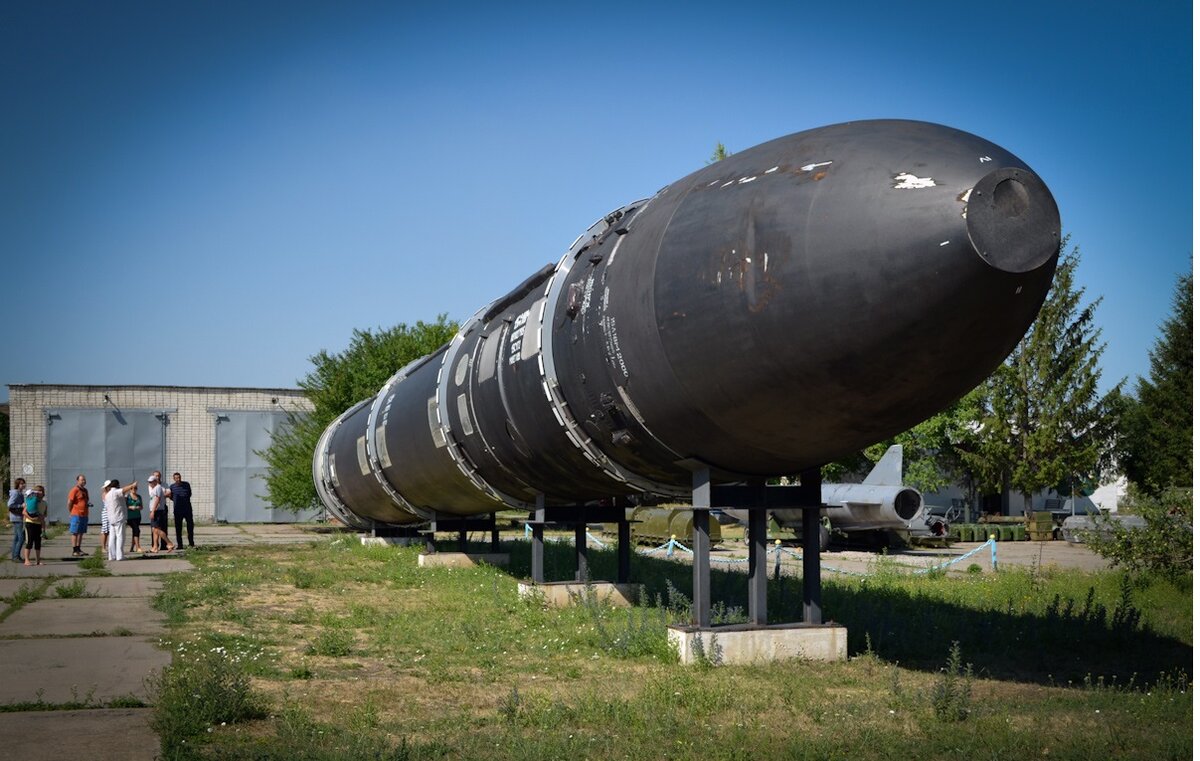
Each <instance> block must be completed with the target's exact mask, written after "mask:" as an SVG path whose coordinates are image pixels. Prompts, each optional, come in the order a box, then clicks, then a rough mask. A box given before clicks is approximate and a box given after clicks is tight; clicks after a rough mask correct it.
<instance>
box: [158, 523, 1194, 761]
mask: <svg viewBox="0 0 1200 761" xmlns="http://www.w3.org/2000/svg"><path fill="white" fill-rule="evenodd" d="M508 549H510V550H511V551H512V562H513V565H512V567H511V569H510V570H509V571H508V572H505V571H501V570H498V569H495V568H491V567H478V568H474V569H418V568H417V563H416V559H417V553H418V551H417V549H416V548H392V547H370V548H367V547H361V546H359V545H357V544H355V543H353V542H352V541H347V540H335V541H332V542H324V543H319V544H314V545H311V546H305V547H286V548H267V547H253V548H226V549H222V550H221V551H219V552H208V553H196V554H195V555H193V556H190V557H189V559H190V560H192V561H193V563H194V564H195V565H197V566H198V570H197V571H195V572H193V573H189V574H174V575H171V576H169V577H167V579H166V581H165V584H164V588H163V590H162V592H161V593H160V595H159V596H158V598H157V599H156V601H155V605H156V607H158V609H160V610H163V611H164V612H166V613H167V615H168V617H169V620H170V621H171V622H172V627H171V634H170V636H169V638H168V646H170V647H172V648H173V649H174V650H175V651H176V652H175V663H176V664H184V665H183V666H180V668H181V669H191V670H190V671H186V670H185V671H181V672H180V673H183V674H185V675H186V678H183V679H182V683H183V684H188V683H192V684H197V683H201V682H204V683H207V682H212V683H215V684H225V685H227V687H226V688H224V689H226V690H227V691H228V692H229V693H230V694H229V695H221V694H217V693H215V692H214V693H209V692H205V691H196V690H193V691H191V692H189V691H187V690H186V689H182V688H180V689H178V690H176V691H175V692H173V693H170V695H171V699H170V700H167V701H165V703H166V707H165V708H164V707H163V705H164V701H162V700H160V702H159V706H160V707H159V708H158V709H157V710H158V712H159V713H160V714H163V713H167V714H170V716H168V717H167V718H164V719H163V721H164V722H166V723H165V724H163V725H162V726H163V727H172V729H171V732H170V734H169V736H170V737H173V738H176V740H178V741H180V742H176V743H175V744H173V745H171V746H170V747H167V746H164V748H163V755H164V757H165V758H232V759H250V758H299V759H310V758H311V759H324V758H339V759H340V758H404V759H409V758H413V759H415V758H446V759H450V758H462V757H465V758H500V759H507V758H565V757H573V758H595V757H610V756H611V757H614V758H634V759H640V758H663V757H668V758H688V757H698V758H699V757H704V758H732V759H738V758H745V759H758V758H812V759H817V758H822V759H823V758H845V757H852V756H859V757H863V758H897V759H900V758H903V759H909V758H923V759H924V758H930V759H959V758H974V757H987V758H1034V757H1037V758H1097V759H1100V758H1104V759H1107V758H1112V757H1127V758H1142V757H1144V758H1155V759H1168V758H1190V756H1191V748H1192V743H1191V730H1190V727H1191V714H1192V712H1191V702H1192V687H1191V642H1192V630H1191V595H1190V592H1189V591H1181V590H1180V589H1177V588H1172V587H1170V586H1169V585H1157V584H1144V585H1141V586H1137V585H1133V584H1130V583H1129V582H1127V581H1125V580H1124V579H1123V577H1121V576H1120V575H1119V574H1116V573H1114V572H1107V571H1106V572H1102V573H1092V574H1088V573H1081V572H1059V571H1053V572H1051V571H1045V570H1042V569H1016V570H1002V571H1001V572H999V573H986V574H984V573H980V574H948V575H945V576H940V577H934V578H929V577H928V576H914V575H912V574H906V573H903V572H901V570H900V569H898V568H896V567H895V566H894V564H892V563H889V562H888V561H886V560H884V561H881V562H879V563H878V564H877V567H876V569H875V573H874V574H873V575H872V576H871V577H869V578H866V579H859V578H826V579H825V580H824V590H823V607H824V612H825V617H826V618H827V619H833V620H836V621H838V622H839V623H842V624H844V625H846V626H847V628H848V632H849V649H850V655H851V658H850V660H849V661H848V662H843V663H832V664H827V663H809V662H804V661H788V662H780V663H772V664H765V665H761V666H720V667H712V666H696V667H683V666H680V665H678V664H677V663H675V661H674V656H673V654H672V652H671V651H670V649H669V648H668V647H667V645H666V636H665V626H666V623H667V622H670V621H679V620H683V619H685V618H686V617H687V615H688V612H689V607H690V600H689V599H688V598H687V596H686V595H684V594H682V593H681V592H680V590H686V589H690V568H688V567H687V566H684V565H681V564H676V563H673V562H669V561H663V560H659V559H654V558H648V557H643V556H638V557H637V558H635V561H634V569H633V570H634V578H635V579H637V580H638V581H639V582H640V583H641V584H642V585H644V590H645V591H644V594H643V604H642V605H640V606H637V607H634V608H630V609H612V608H608V607H607V606H605V605H602V604H599V603H597V602H596V601H595V600H594V598H593V599H586V598H585V599H584V600H582V601H581V602H580V604H577V605H576V606H574V607H571V608H567V609H547V608H545V607H543V606H541V605H539V604H537V603H536V602H526V601H522V600H521V599H519V598H518V596H517V594H516V583H515V580H514V576H524V575H526V574H527V573H528V549H529V548H528V544H526V543H523V542H514V543H512V544H511V545H510V547H509V548H508ZM589 561H590V562H591V568H592V571H593V576H595V577H596V578H605V577H608V578H611V577H612V576H613V575H615V557H614V555H613V553H611V552H606V551H592V552H591V553H590V554H589ZM572 563H573V553H572V552H571V548H570V547H569V546H565V545H563V546H557V545H553V544H551V545H548V546H547V571H548V576H549V577H550V578H567V577H568V576H569V575H570V573H571V571H572V570H573V569H572ZM745 595H746V578H745V576H744V575H741V574H738V573H734V572H729V571H715V572H714V589H713V597H714V601H715V602H716V604H717V605H718V606H719V608H720V610H721V611H723V615H725V616H726V618H729V619H736V618H737V616H738V615H739V612H740V610H742V609H744V607H745V602H746V601H745ZM799 600H800V582H799V580H797V579H794V578H790V577H787V576H785V577H783V578H781V579H778V580H772V581H771V585H770V589H769V609H770V610H771V612H772V618H773V619H774V620H780V621H783V620H795V619H796V618H798V615H797V611H798V605H799ZM172 668H175V667H174V666H173V667H172ZM206 669H208V670H211V671H212V673H211V674H210V673H208V671H206ZM165 678H166V677H164V679H165ZM172 684H174V682H172ZM161 694H163V695H166V694H168V693H167V692H161ZM197 694H200V697H196V696H197ZM227 703H228V704H231V705H242V706H243V708H242V709H239V710H237V711H234V714H233V715H229V716H225V718H221V719H220V720H218V719H217V718H216V717H215V716H214V715H213V713H212V711H211V708H212V706H213V705H224V704H227ZM176 714H178V715H176ZM196 716H201V717H208V718H205V719H204V720H203V721H201V720H199V719H195V718H194V717H196ZM172 717H173V718H172ZM185 717H193V718H189V719H187V721H185V720H184V719H185ZM221 721H224V722H225V725H222V724H221ZM189 722H190V723H189ZM210 729H211V730H212V731H211V732H210V731H209V730H210ZM184 740H186V742H182V741H184Z"/></svg>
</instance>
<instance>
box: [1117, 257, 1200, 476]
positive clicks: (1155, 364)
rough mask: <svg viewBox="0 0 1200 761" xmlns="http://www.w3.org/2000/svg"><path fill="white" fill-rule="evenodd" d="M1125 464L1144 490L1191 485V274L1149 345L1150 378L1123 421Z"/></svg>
mask: <svg viewBox="0 0 1200 761" xmlns="http://www.w3.org/2000/svg"><path fill="white" fill-rule="evenodd" d="M1121 434H1122V435H1121V439H1122V442H1121V450H1122V451H1121V454H1120V463H1121V469H1122V470H1123V471H1124V473H1125V475H1126V476H1127V477H1128V478H1129V480H1130V481H1133V482H1134V483H1136V484H1137V485H1138V486H1139V487H1141V489H1142V490H1143V491H1146V492H1148V493H1150V494H1158V493H1160V492H1162V491H1163V490H1164V489H1167V488H1169V487H1174V486H1182V487H1187V486H1191V485H1192V276H1191V275H1190V274H1189V275H1185V276H1181V277H1180V278H1179V281H1178V283H1176V286H1175V299H1174V304H1173V306H1172V311H1171V316H1170V317H1169V318H1168V319H1167V321H1166V322H1164V323H1163V324H1162V326H1161V335H1160V336H1159V338H1158V340H1157V341H1155V343H1154V348H1153V349H1151V350H1150V378H1149V379H1146V378H1138V384H1137V397H1136V399H1132V400H1129V401H1128V409H1127V410H1126V413H1125V415H1124V416H1123V419H1122V421H1121Z"/></svg>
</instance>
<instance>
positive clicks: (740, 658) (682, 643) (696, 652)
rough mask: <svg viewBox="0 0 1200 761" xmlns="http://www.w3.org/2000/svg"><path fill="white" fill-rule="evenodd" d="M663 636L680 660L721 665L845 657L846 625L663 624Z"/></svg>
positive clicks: (839, 659) (687, 662) (686, 662)
mask: <svg viewBox="0 0 1200 761" xmlns="http://www.w3.org/2000/svg"><path fill="white" fill-rule="evenodd" d="M667 638H668V639H669V640H670V641H671V645H672V646H673V647H674V648H675V651H676V652H678V653H679V660H680V662H682V663H685V664H689V663H695V662H697V661H699V660H701V659H706V660H709V661H710V662H713V663H719V664H722V665H736V664H749V663H766V662H770V661H782V660H788V659H790V658H803V659H805V660H810V661H844V660H846V653H847V651H846V627H844V626H838V625H837V624H815V625H810V624H776V625H772V626H751V625H748V624H739V625H734V626H712V627H707V628H700V627H696V626H685V625H676V626H668V627H667Z"/></svg>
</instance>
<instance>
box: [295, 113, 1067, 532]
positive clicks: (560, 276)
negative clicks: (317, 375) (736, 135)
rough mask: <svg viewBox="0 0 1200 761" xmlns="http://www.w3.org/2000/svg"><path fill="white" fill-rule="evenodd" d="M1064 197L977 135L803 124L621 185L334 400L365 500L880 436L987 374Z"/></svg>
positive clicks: (667, 484) (674, 487) (419, 511)
mask: <svg viewBox="0 0 1200 761" xmlns="http://www.w3.org/2000/svg"><path fill="white" fill-rule="evenodd" d="M1060 235H1061V230H1060V223H1059V214H1058V208H1057V206H1056V204H1055V201H1054V198H1053V197H1052V196H1051V194H1050V192H1049V190H1048V189H1047V188H1046V185H1045V184H1044V183H1043V182H1042V180H1041V179H1040V178H1039V177H1038V176H1037V175H1036V174H1035V173H1034V172H1033V171H1032V170H1031V169H1030V168H1029V167H1028V166H1026V165H1025V163H1024V162H1022V161H1021V160H1020V159H1018V158H1017V157H1016V156H1014V155H1013V154H1011V153H1009V152H1008V151H1006V150H1004V149H1003V148H1001V147H999V146H997V145H995V144H993V143H990V142H988V141H986V140H984V139H982V138H979V137H976V136H974V135H971V134H968V133H966V132H962V131H959V130H956V129H952V128H949V127H945V126H940V125H936V124H929V123H925V122H916V121H897V120H880V121H861V122H850V123H845V124H837V125H833V126H828V127H823V128H819V129H814V130H809V131H806V132H800V133H797V134H794V135H789V136H787V137H782V138H779V139H776V140H772V141H770V142H767V143H763V144H761V145H758V146H756V147H753V148H749V149H747V150H744V151H741V152H740V153H736V154H733V155H731V156H730V157H729V158H727V159H725V160H723V161H719V162H716V163H714V164H711V165H709V166H707V167H705V168H703V169H701V170H699V171H697V172H695V173H693V174H690V175H688V176H687V177H685V178H683V179H681V180H679V181H677V182H674V183H672V184H671V185H668V186H667V187H665V188H663V189H662V190H661V191H659V192H658V193H657V194H655V195H654V196H653V197H652V198H648V199H645V200H641V201H636V202H634V203H631V204H628V205H626V206H622V207H621V208H618V209H616V210H614V211H613V212H612V213H610V214H608V215H606V216H605V217H604V218H603V219H601V220H599V221H598V222H596V223H595V224H594V225H592V227H590V228H589V229H588V230H587V231H586V232H585V233H584V234H583V235H581V236H580V237H579V238H578V239H577V240H576V241H575V242H574V244H573V245H571V247H570V248H569V249H568V250H567V252H566V254H565V255H563V256H562V258H561V259H560V260H559V261H558V263H557V264H551V265H547V266H546V267H544V268H543V269H541V270H540V271H538V272H537V273H535V274H534V275H533V276H531V277H530V278H528V279H527V280H526V281H525V282H523V283H521V284H520V285H519V286H518V287H517V288H515V289H514V290H513V291H512V292H510V293H509V294H507V295H506V296H503V297H502V298H499V299H497V300H496V301H494V302H492V303H491V304H489V305H487V306H485V307H483V308H482V309H480V310H479V311H478V312H477V313H476V314H475V315H473V316H472V317H471V318H470V319H469V320H467V321H466V322H465V323H463V325H462V327H461V328H460V330H459V332H458V334H457V335H456V336H455V337H454V339H453V340H451V341H450V342H449V343H448V344H447V345H445V346H443V347H441V348H440V349H438V350H437V351H436V352H434V353H432V354H430V355H429V356H426V357H423V358H421V359H419V360H416V361H415V362H412V363H411V364H409V365H407V366H406V367H404V368H401V369H399V371H398V372H397V373H396V374H395V375H394V376H393V377H392V378H390V379H389V380H388V381H387V383H386V384H384V386H383V388H382V389H381V390H380V392H379V393H378V394H377V395H376V396H375V397H373V398H371V399H367V400H363V401H362V402H360V403H359V404H358V405H356V406H355V407H353V408H351V409H350V410H347V411H346V413H345V414H343V415H342V416H341V417H339V418H338V419H337V420H336V421H334V422H333V423H332V424H331V425H330V426H329V428H328V429H327V430H326V431H325V434H324V435H323V436H322V437H321V441H320V443H319V445H318V447H317V450H316V452H315V453H314V463H313V475H314V481H315V483H316V486H317V490H318V493H319V494H320V496H321V498H322V500H323V501H324V502H325V503H326V504H327V505H328V506H329V507H330V508H331V509H332V510H333V511H334V512H335V514H338V515H347V516H349V517H350V519H351V521H353V522H356V523H358V524H369V523H370V522H371V521H375V522H379V523H384V524H413V523H423V522H426V521H429V520H433V519H435V518H436V516H437V515H443V516H472V515H482V514H487V513H494V512H496V511H497V510H503V509H510V508H516V509H530V508H532V506H533V505H534V504H535V502H536V501H538V500H544V502H543V504H547V505H556V504H563V505H568V504H570V505H577V504H587V503H588V502H589V501H591V500H602V499H611V498H613V497H618V496H620V495H630V494H650V495H657V496H659V497H663V498H668V499H674V500H679V499H681V498H682V499H685V500H686V499H687V498H689V497H690V495H691V491H690V490H691V485H692V477H693V472H695V471H698V470H701V469H707V470H708V473H709V474H710V476H711V478H712V480H713V481H714V482H717V483H720V482H727V483H734V482H739V481H745V480H751V479H761V478H764V477H770V476H775V475H781V474H795V473H798V472H801V471H802V470H804V469H807V468H811V467H815V466H819V465H821V464H823V463H825V462H828V461H830V460H833V459H835V458H838V457H841V456H844V455H846V454H848V453H851V452H854V451H857V450H860V449H862V448H863V447H865V446H868V445H870V444H873V443H875V442H878V441H881V440H883V439H885V438H887V437H889V436H892V435H894V434H896V433H898V432H900V431H903V430H905V429H907V428H909V427H911V426H912V425H914V424H916V423H918V422H920V421H921V420H924V419H926V418H928V417H929V416H930V415H933V414H934V413H936V412H938V411H939V410H942V409H944V408H945V407H947V406H949V405H950V404H951V403H952V402H953V401H954V400H955V399H957V398H958V397H959V396H961V395H962V394H963V393H965V392H966V391H968V390H970V389H971V388H972V387H974V386H975V385H976V384H978V383H979V382H980V381H981V380H983V379H984V378H985V377H986V376H987V375H988V374H989V373H990V372H991V371H992V370H993V369H995V367H996V366H997V365H999V364H1000V363H1001V362H1002V361H1003V360H1004V358H1005V356H1006V355H1007V354H1008V353H1009V352H1010V351H1011V350H1012V348H1013V346H1015V345H1016V343H1017V341H1019V340H1020V338H1021V336H1022V335H1023V334H1024V333H1025V331H1026V329H1027V328H1028V327H1029V325H1030V324H1031V323H1032V321H1033V320H1034V318H1035V317H1036V315H1037V312H1038V309H1039V308H1040V307H1041V304H1042V301H1043V299H1044V298H1045V295H1046V292H1047V290H1048V289H1049V287H1050V283H1051V279H1052V277H1053V274H1054V269H1055V265H1056V263H1057V255H1058V250H1059V243H1060Z"/></svg>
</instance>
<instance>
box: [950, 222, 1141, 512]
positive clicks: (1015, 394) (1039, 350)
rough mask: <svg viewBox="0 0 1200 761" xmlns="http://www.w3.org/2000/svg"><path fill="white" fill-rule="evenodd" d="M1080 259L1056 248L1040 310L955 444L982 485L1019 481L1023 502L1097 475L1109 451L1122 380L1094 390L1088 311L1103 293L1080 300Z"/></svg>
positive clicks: (1094, 344) (1094, 353)
mask: <svg viewBox="0 0 1200 761" xmlns="http://www.w3.org/2000/svg"><path fill="white" fill-rule="evenodd" d="M1063 246H1064V248H1065V246H1066V241H1065V240H1064V241H1063ZM1078 266H1079V249H1078V248H1075V249H1073V250H1072V251H1071V252H1070V253H1069V254H1066V255H1061V253H1060V260H1059V264H1058V270H1057V272H1056V273H1055V275H1054V283H1053V285H1052V286H1051V288H1050V293H1049V295H1048V296H1047V298H1046V302H1045V304H1043V306H1042V309H1041V312H1040V313H1039V314H1038V317H1037V319H1036V320H1035V321H1034V323H1033V325H1032V326H1031V327H1030V329H1029V331H1028V332H1027V333H1026V334H1025V336H1024V337H1023V338H1022V339H1021V342H1020V343H1019V344H1017V346H1016V348H1015V349H1014V350H1013V352H1012V354H1010V355H1009V357H1008V359H1007V360H1005V362H1004V364H1003V365H1001V366H1000V367H999V368H997V370H996V372H995V373H993V374H992V375H991V377H989V378H988V379H987V380H986V381H985V382H984V384H983V391H982V399H981V402H982V403H981V405H980V410H979V411H980V416H979V418H978V419H979V423H980V427H979V430H978V432H977V433H976V435H975V436H974V437H972V438H973V440H972V441H971V442H970V444H969V445H968V446H964V447H962V448H961V449H960V451H961V452H962V455H963V457H964V460H965V462H966V464H967V465H968V467H969V468H970V469H971V471H973V472H974V473H976V474H977V476H978V477H979V482H980V486H981V487H985V488H989V489H994V490H996V491H1001V492H1004V491H1007V490H1008V489H1009V488H1014V489H1016V490H1017V491H1019V492H1021V494H1022V495H1024V497H1025V509H1026V510H1032V509H1033V495H1034V494H1036V493H1037V492H1039V491H1041V490H1042V489H1045V488H1049V487H1053V486H1056V485H1058V484H1060V483H1063V482H1078V481H1081V480H1085V479H1087V478H1089V477H1094V476H1095V475H1097V474H1098V472H1099V471H1100V470H1101V469H1103V468H1106V467H1107V466H1108V465H1109V464H1110V463H1109V460H1110V458H1111V457H1112V455H1113V453H1114V449H1113V441H1114V438H1115V432H1116V423H1117V412H1118V410H1119V407H1120V396H1121V385H1122V384H1123V381H1122V384H1118V385H1117V386H1116V387H1115V388H1113V389H1112V390H1111V391H1109V392H1108V393H1107V394H1104V395H1100V394H1099V392H1098V390H1097V385H1098V383H1099V380H1100V373H1099V370H1098V369H1097V363H1098V362H1099V359H1100V355H1101V353H1102V352H1103V351H1104V344H1102V343H1100V330H1099V328H1097V327H1095V325H1094V324H1093V319H1094V316H1095V312H1096V307H1097V306H1098V305H1099V304H1100V300H1099V299H1097V300H1095V301H1092V302H1088V303H1084V302H1083V288H1076V287H1075V271H1076V269H1077V268H1078Z"/></svg>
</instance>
